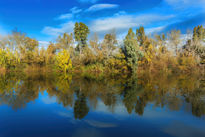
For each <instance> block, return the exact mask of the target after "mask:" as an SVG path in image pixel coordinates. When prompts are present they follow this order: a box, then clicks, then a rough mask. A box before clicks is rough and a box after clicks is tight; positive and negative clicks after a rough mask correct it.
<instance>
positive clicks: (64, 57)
mask: <svg viewBox="0 0 205 137" xmlns="http://www.w3.org/2000/svg"><path fill="white" fill-rule="evenodd" d="M56 66H57V68H58V70H60V71H62V72H64V73H67V72H69V71H71V70H72V61H71V59H70V54H69V52H68V51H67V50H62V51H60V52H59V53H58V55H57V56H56Z"/></svg>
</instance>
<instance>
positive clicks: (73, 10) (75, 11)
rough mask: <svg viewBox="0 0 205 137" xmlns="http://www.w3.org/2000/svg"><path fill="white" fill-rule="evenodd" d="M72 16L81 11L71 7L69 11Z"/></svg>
mask: <svg viewBox="0 0 205 137" xmlns="http://www.w3.org/2000/svg"><path fill="white" fill-rule="evenodd" d="M70 11H71V13H72V14H77V13H80V12H81V11H82V9H79V8H78V7H73V8H72V9H70Z"/></svg>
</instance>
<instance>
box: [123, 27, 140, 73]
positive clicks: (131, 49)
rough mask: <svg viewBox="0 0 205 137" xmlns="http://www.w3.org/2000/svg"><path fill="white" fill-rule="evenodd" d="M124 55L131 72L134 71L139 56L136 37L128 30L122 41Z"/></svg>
mask: <svg viewBox="0 0 205 137" xmlns="http://www.w3.org/2000/svg"><path fill="white" fill-rule="evenodd" d="M124 54H125V57H126V60H127V63H128V65H129V66H130V68H131V69H132V71H133V72H135V71H136V68H137V65H138V60H139V57H140V56H141V54H140V51H139V46H138V43H137V39H136V35H135V34H134V32H133V31H132V29H129V31H128V34H127V36H126V38H125V39H124Z"/></svg>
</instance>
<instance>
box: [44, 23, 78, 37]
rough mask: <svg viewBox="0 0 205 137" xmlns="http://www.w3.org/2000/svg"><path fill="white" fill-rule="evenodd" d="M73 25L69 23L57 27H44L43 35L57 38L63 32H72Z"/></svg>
mask: <svg viewBox="0 0 205 137" xmlns="http://www.w3.org/2000/svg"><path fill="white" fill-rule="evenodd" d="M74 25H75V23H74V22H73V21H69V22H67V23H64V24H60V25H59V26H58V27H49V26H46V27H45V28H44V29H43V31H42V32H43V33H44V34H48V35H52V36H58V35H60V34H62V33H64V32H72V31H73V28H74Z"/></svg>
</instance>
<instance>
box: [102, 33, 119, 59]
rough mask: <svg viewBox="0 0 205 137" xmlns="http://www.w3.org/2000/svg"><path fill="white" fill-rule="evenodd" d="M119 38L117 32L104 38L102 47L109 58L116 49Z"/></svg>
mask: <svg viewBox="0 0 205 137" xmlns="http://www.w3.org/2000/svg"><path fill="white" fill-rule="evenodd" d="M116 44H117V39H116V35H115V33H110V34H106V35H105V37H104V40H103V44H102V48H103V50H104V54H105V56H106V58H107V59H108V58H109V56H111V55H112V52H113V51H114V50H115V49H116Z"/></svg>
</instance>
